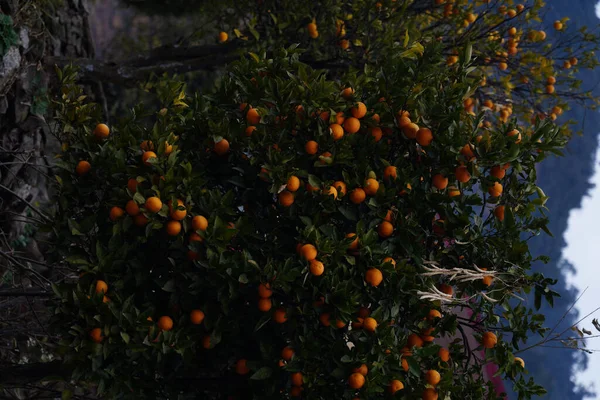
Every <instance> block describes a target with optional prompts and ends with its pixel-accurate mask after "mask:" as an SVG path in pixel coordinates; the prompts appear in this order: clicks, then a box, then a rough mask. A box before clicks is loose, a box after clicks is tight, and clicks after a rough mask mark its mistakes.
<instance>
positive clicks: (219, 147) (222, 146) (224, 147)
mask: <svg viewBox="0 0 600 400" xmlns="http://www.w3.org/2000/svg"><path fill="white" fill-rule="evenodd" d="M213 150H214V151H215V153H217V155H219V156H223V155H225V154H227V152H228V151H229V142H228V141H227V139H221V140H219V141H218V142H216V143H215V146H214V148H213Z"/></svg>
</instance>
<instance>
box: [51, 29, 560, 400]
mask: <svg viewBox="0 0 600 400" xmlns="http://www.w3.org/2000/svg"><path fill="white" fill-rule="evenodd" d="M398 46H400V50H401V51H395V52H394V53H392V54H390V55H389V56H388V57H386V58H385V60H383V61H382V62H380V63H374V64H367V65H365V67H364V68H363V71H362V73H360V74H359V73H356V72H354V73H349V74H346V75H345V76H344V77H343V79H342V80H330V79H328V78H327V76H326V74H325V72H322V71H317V70H313V69H312V68H311V67H309V66H307V65H306V64H303V63H302V62H301V61H300V58H301V52H300V51H299V50H298V49H297V48H296V46H292V47H289V48H287V49H286V50H283V49H280V50H277V51H274V52H273V53H271V54H268V55H267V54H260V55H256V54H250V55H247V56H244V57H242V58H241V59H240V60H239V61H236V62H234V63H232V64H231V65H230V66H229V67H228V68H227V69H226V71H225V73H224V74H223V75H222V76H221V78H220V79H219V82H218V83H217V84H216V86H215V89H214V90H213V91H212V92H210V93H202V94H201V93H187V92H186V87H185V85H184V83H183V82H180V81H178V80H176V79H170V78H167V77H162V78H160V79H153V80H151V81H149V82H148V83H147V84H146V85H145V88H146V89H147V90H148V91H150V92H151V93H153V94H154V95H155V96H156V99H157V101H158V102H160V105H159V106H158V107H145V106H143V105H138V106H136V107H135V108H134V109H132V110H131V112H130V113H129V114H128V115H127V116H123V117H122V118H121V120H120V121H119V122H118V123H116V124H115V126H111V127H110V128H109V127H107V126H105V125H103V124H98V123H99V122H101V119H100V116H99V108H98V107H97V106H96V105H94V104H88V103H86V100H85V96H82V92H81V89H80V88H79V86H77V85H76V83H75V80H76V73H75V72H74V70H73V69H72V68H66V69H64V70H61V71H59V78H60V80H61V82H62V84H63V90H62V95H61V96H60V97H59V98H57V99H56V104H55V105H56V132H57V135H58V137H59V138H60V139H61V141H62V142H63V152H62V153H61V154H60V155H59V160H58V167H59V169H58V171H59V172H58V174H57V178H56V180H57V187H56V190H57V197H58V199H57V212H56V216H55V217H56V218H55V219H56V221H55V224H54V225H53V229H54V232H55V236H56V239H55V247H54V248H53V251H52V253H51V254H50V255H49V256H50V257H51V261H52V262H56V263H64V264H67V265H68V266H69V267H70V268H71V269H72V271H73V273H74V274H73V277H72V278H69V279H67V280H65V281H63V282H61V283H60V284H56V285H55V286H54V289H55V292H56V295H57V301H56V302H54V305H53V328H54V330H55V332H56V333H57V334H58V336H59V337H60V343H59V348H58V350H57V354H58V355H60V357H61V359H62V360H63V362H64V364H65V366H68V367H69V370H70V371H71V373H72V375H71V378H72V379H73V380H74V381H75V382H77V383H79V384H80V385H84V384H93V385H95V386H96V387H97V390H98V392H99V393H108V396H109V397H111V398H142V397H147V398H171V397H175V396H178V397H179V398H198V397H201V398H225V397H227V396H229V397H227V398H256V399H269V398H297V397H303V398H311V399H331V398H339V399H355V398H360V399H380V398H382V399H383V398H406V399H421V398H422V399H437V398H446V395H450V396H451V397H452V398H465V399H467V398H478V399H479V398H489V399H495V398H497V397H498V396H497V395H496V393H495V391H494V389H493V386H492V384H491V383H489V382H486V380H485V378H484V376H483V373H482V371H483V367H484V366H485V365H486V364H488V363H494V364H497V365H498V366H499V368H500V373H501V374H502V375H503V376H504V377H505V378H506V379H511V380H513V381H514V382H515V390H517V391H518V393H519V394H520V396H521V398H530V397H531V396H532V395H535V394H540V393H543V392H544V390H543V389H542V388H541V387H539V386H538V385H536V384H535V383H534V382H533V380H531V379H526V377H525V376H524V375H523V374H524V363H523V360H522V359H519V358H515V356H514V352H515V351H516V350H517V349H518V346H519V343H520V342H523V341H524V340H525V338H526V337H527V336H528V335H529V334H531V333H533V334H538V333H540V334H541V333H543V332H544V328H543V327H542V324H543V316H542V315H538V314H536V313H535V312H534V311H533V310H531V309H529V308H527V307H526V306H525V305H523V304H520V303H518V304H513V302H511V301H510V300H511V299H513V297H514V296H518V294H519V293H520V292H529V291H531V290H534V291H535V292H536V295H537V297H538V298H539V299H540V300H541V299H543V298H545V299H546V300H548V301H552V298H553V296H555V295H556V294H555V293H554V292H552V291H551V290H550V288H549V285H551V284H552V281H551V280H548V279H546V278H544V277H543V276H542V275H541V274H530V273H528V270H529V268H530V266H531V262H532V257H531V255H530V253H529V251H528V246H527V241H526V238H522V236H524V234H528V235H534V234H537V233H538V232H539V231H540V230H546V224H547V218H546V217H545V213H544V207H543V205H544V203H545V201H546V197H545V196H544V194H543V192H542V191H541V189H540V188H538V187H537V186H536V184H535V181H536V174H535V165H536V163H538V162H539V161H541V160H542V159H543V158H544V157H545V154H546V152H556V151H558V149H559V148H560V147H562V146H563V145H564V144H565V142H566V138H565V136H564V135H562V134H561V133H560V132H559V129H558V127H557V126H555V125H554V124H552V123H551V122H549V121H547V120H546V121H540V120H539V119H537V120H536V121H535V122H534V123H533V124H529V123H517V121H516V119H511V120H508V121H506V123H503V124H499V125H494V126H493V127H492V126H491V125H489V124H485V123H484V119H485V118H487V117H489V115H490V113H491V110H489V109H482V110H481V112H480V113H478V114H476V115H472V114H471V113H468V112H467V111H465V108H464V103H463V102H464V100H465V99H466V98H468V97H469V96H470V95H471V92H472V90H473V87H474V86H473V85H474V82H479V79H478V78H477V77H476V76H475V77H474V76H473V75H476V69H475V68H474V62H475V61H474V60H473V59H472V54H473V49H472V47H471V46H466V47H465V48H463V49H461V51H459V59H458V61H457V62H456V63H454V64H453V65H452V66H447V64H446V58H447V56H446V54H445V53H444V43H443V42H441V41H438V40H435V39H434V38H430V39H428V38H426V37H422V38H421V40H420V41H419V42H416V41H411V40H410V39H409V38H408V37H407V40H406V42H404V43H402V44H399V45H398ZM499 306H500V308H501V311H499ZM469 312H470V313H472V315H474V317H473V318H468V315H469V314H468V313H469ZM473 343H475V345H473ZM477 346H479V347H477ZM480 349H483V350H484V353H479V352H478V350H480Z"/></svg>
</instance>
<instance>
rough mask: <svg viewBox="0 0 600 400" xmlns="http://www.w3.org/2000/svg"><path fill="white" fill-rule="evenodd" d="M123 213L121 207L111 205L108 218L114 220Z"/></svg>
mask: <svg viewBox="0 0 600 400" xmlns="http://www.w3.org/2000/svg"><path fill="white" fill-rule="evenodd" d="M123 214H125V212H124V211H123V209H122V208H121V207H113V208H111V209H110V213H109V218H110V220H111V221H113V222H114V221H116V220H118V219H119V218H121V217H122V216H123Z"/></svg>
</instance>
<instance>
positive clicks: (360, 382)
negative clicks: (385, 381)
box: [348, 372, 365, 389]
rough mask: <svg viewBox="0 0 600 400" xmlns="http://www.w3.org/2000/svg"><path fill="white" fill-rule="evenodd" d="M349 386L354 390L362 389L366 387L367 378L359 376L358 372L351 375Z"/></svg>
mask: <svg viewBox="0 0 600 400" xmlns="http://www.w3.org/2000/svg"><path fill="white" fill-rule="evenodd" d="M348 385H349V386H350V387H351V388H352V389H360V388H361V387H363V386H364V385H365V377H364V376H362V375H361V374H359V373H358V372H355V373H353V374H352V375H350V378H348Z"/></svg>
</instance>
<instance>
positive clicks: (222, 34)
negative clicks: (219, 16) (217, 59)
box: [219, 32, 229, 43]
mask: <svg viewBox="0 0 600 400" xmlns="http://www.w3.org/2000/svg"><path fill="white" fill-rule="evenodd" d="M227 39H229V35H228V34H227V32H219V43H225V42H226V41H227Z"/></svg>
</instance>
